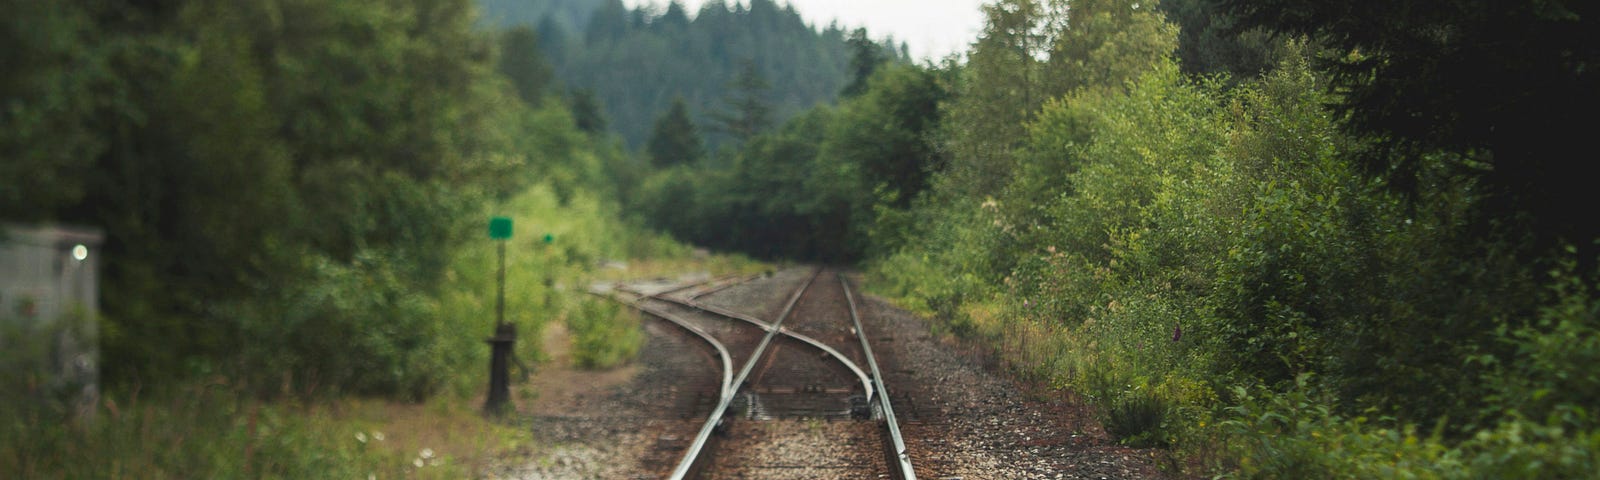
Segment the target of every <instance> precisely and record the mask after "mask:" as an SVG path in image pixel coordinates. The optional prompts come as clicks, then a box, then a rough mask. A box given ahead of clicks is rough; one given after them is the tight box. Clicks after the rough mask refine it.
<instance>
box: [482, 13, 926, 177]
mask: <svg viewBox="0 0 1600 480" xmlns="http://www.w3.org/2000/svg"><path fill="white" fill-rule="evenodd" d="M479 1H480V2H482V8H483V12H484V16H485V23H486V24H488V25H491V26H502V27H503V26H509V25H528V26H532V27H534V28H535V29H536V30H539V37H540V41H541V47H542V49H543V50H544V52H545V56H546V58H547V60H548V61H549V62H550V63H551V64H552V66H554V68H555V72H556V77H557V78H558V79H559V80H560V81H561V82H562V83H564V84H565V85H566V86H567V87H568V88H574V87H576V88H587V89H590V90H592V91H593V92H594V93H595V95H596V97H597V98H598V99H599V101H600V103H601V105H602V109H603V111H604V113H605V116H606V119H607V121H608V122H609V123H610V125H611V130H612V131H615V132H616V133H618V134H620V135H621V136H622V137H623V138H624V139H625V140H626V141H627V143H628V145H629V146H631V147H638V146H639V145H642V144H643V143H644V141H645V140H646V139H647V138H648V137H649V135H650V128H651V126H652V125H653V124H654V122H655V119H656V117H657V116H658V115H660V114H661V112H664V111H666V109H667V107H668V105H669V104H670V102H671V101H672V99H673V98H674V97H679V96H681V97H683V99H684V100H685V101H686V102H687V103H688V105H689V108H690V110H691V115H692V116H693V117H694V118H695V120H696V122H697V124H698V126H699V127H700V131H701V132H702V133H703V134H705V135H706V141H707V144H708V146H711V147H713V148H715V147H716V146H717V145H719V144H721V143H723V142H726V141H727V140H728V137H727V136H726V135H720V134H717V133H716V132H715V129H714V128H713V127H714V125H715V122H714V121H713V120H712V118H713V117H714V115H715V114H717V113H719V112H723V111H726V110H728V109H729V106H728V104H727V103H726V101H725V100H726V99H727V98H728V97H729V95H730V94H729V92H728V89H727V86H728V85H729V84H730V83H731V82H732V81H733V80H734V78H735V77H736V76H737V74H738V73H739V72H740V69H741V68H742V67H743V66H744V65H746V64H747V63H748V64H751V65H754V67H755V70H756V71H757V72H758V73H759V74H760V75H761V76H762V77H763V78H764V79H765V80H766V81H767V83H768V84H769V85H770V88H768V89H767V90H766V91H765V94H764V95H763V99H764V100H766V101H767V102H768V103H769V104H770V105H771V107H772V121H773V124H777V123H781V122H782V121H783V120H785V119H787V118H789V117H790V116H792V115H794V114H796V113H798V112H801V111H804V110H805V109H808V108H810V107H811V106H813V105H815V104H817V103H822V102H831V101H833V99H834V98H836V97H837V95H838V92H839V90H840V89H841V88H843V87H844V85H845V84H847V83H848V82H849V80H850V75H849V73H848V66H849V62H850V53H849V52H850V50H849V47H848V44H847V43H846V41H845V40H846V36H847V34H846V32H845V31H843V30H841V29H839V28H838V27H836V26H833V25H829V26H826V27H823V28H820V29H819V28H815V27H813V26H811V25H807V24H806V23H805V21H804V20H803V19H802V18H801V17H800V15H799V13H797V12H795V11H794V9H793V8H791V7H789V6H779V5H778V4H777V3H775V2H773V1H772V0H750V1H749V2H748V3H747V4H745V3H734V4H731V5H730V4H727V3H724V2H721V1H713V2H709V3H707V4H705V5H704V6H702V7H701V9H700V11H698V12H695V13H694V15H693V16H692V17H691V16H690V15H689V12H687V11H685V10H684V9H683V8H682V7H681V6H678V5H676V4H673V5H670V6H669V7H666V8H665V9H664V11H661V9H660V8H659V7H658V8H657V9H656V10H651V9H649V7H644V8H641V9H632V10H630V9H628V8H626V7H625V6H624V5H623V4H622V3H621V1H620V0H525V1H513V0H479ZM584 6H597V8H596V9H595V10H593V11H590V12H589V13H587V14H586V15H587V16H586V17H585V14H582V13H581V12H579V9H580V8H581V7H584ZM580 21H581V22H582V25H583V26H582V28H569V25H577V24H578V23H579V22H580ZM552 30H558V32H552ZM885 52H886V53H887V54H888V55H889V56H890V57H891V58H895V52H896V50H895V49H893V48H888V47H887V46H886V47H885Z"/></svg>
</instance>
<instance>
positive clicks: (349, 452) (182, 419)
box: [0, 381, 469, 479]
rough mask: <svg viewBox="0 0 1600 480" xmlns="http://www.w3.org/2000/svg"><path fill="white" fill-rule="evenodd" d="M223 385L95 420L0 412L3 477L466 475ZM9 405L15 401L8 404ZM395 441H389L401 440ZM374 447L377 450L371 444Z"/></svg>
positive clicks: (142, 402) (107, 408) (115, 402)
mask: <svg viewBox="0 0 1600 480" xmlns="http://www.w3.org/2000/svg"><path fill="white" fill-rule="evenodd" d="M230 388H231V387H230V386H229V385H226V384H225V383H215V382H214V381H213V383H207V384H197V385H192V386H186V387H184V388H182V389H180V390H176V391H174V392H171V394H166V395H161V396H160V397H159V398H160V399H159V400H153V399H150V398H145V399H140V398H124V397H119V398H116V399H107V401H106V402H104V404H103V405H97V406H94V408H92V410H93V412H94V420H93V421H81V422H69V421H65V420H63V419H61V418H60V417H57V416H54V415H52V414H39V413H32V414H27V415H22V416H12V415H10V414H11V413H14V412H13V411H10V410H9V408H5V407H0V422H3V423H0V473H5V474H6V475H7V477H9V478H30V479H58V478H59V479H97V478H108V479H110V478H130V477H134V478H223V479H233V478H238V479H246V478H330V477H343V478H366V477H367V476H369V475H373V476H378V477H380V478H461V477H463V476H467V475H469V472H468V471H467V468H465V467H467V466H466V465H463V464H461V463H459V462H456V461H455V460H456V459H451V458H435V462H434V464H433V465H428V464H424V466H423V467H416V466H415V465H414V464H413V463H412V461H413V458H414V456H413V455H411V454H410V452H403V451H400V450H399V449H388V448H379V445H377V443H380V442H381V441H380V440H376V439H371V440H368V439H367V437H366V436H365V433H357V434H356V435H361V436H360V437H359V438H361V439H362V440H359V441H358V440H357V437H355V436H352V432H362V429H361V426H360V425H357V424H355V422H350V421H346V420H342V419H335V418H330V415H329V414H328V413H327V412H326V411H317V410H316V409H315V408H307V407H296V406H274V405H264V404H260V403H258V402H255V401H252V400H249V399H247V398H244V397H243V396H241V395H240V394H238V393H236V392H233V391H231V390H230ZM8 405H9V403H8ZM397 440H398V439H391V440H390V441H397ZM369 442H373V443H369Z"/></svg>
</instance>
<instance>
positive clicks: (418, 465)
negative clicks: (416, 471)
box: [411, 458, 422, 468]
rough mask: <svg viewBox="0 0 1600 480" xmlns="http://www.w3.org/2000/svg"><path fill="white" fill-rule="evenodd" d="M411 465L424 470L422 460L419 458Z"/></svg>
mask: <svg viewBox="0 0 1600 480" xmlns="http://www.w3.org/2000/svg"><path fill="white" fill-rule="evenodd" d="M411 464H412V465H416V466H417V468H422V459H420V458H418V459H416V460H412V461H411Z"/></svg>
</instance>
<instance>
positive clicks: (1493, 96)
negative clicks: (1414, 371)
mask: <svg viewBox="0 0 1600 480" xmlns="http://www.w3.org/2000/svg"><path fill="white" fill-rule="evenodd" d="M1212 1H1213V2H1214V3H1215V4H1216V5H1217V6H1218V8H1220V9H1221V10H1222V11H1223V12H1226V13H1228V14H1229V15H1232V16H1234V17H1236V18H1238V23H1237V25H1235V28H1236V29H1238V30H1244V29H1249V28H1256V27H1260V28H1266V29H1269V30H1272V31H1275V32H1280V33H1285V34H1291V35H1306V36H1310V37H1311V38H1312V39H1314V40H1315V41H1316V42H1319V43H1320V44H1322V45H1325V46H1327V47H1329V48H1331V49H1332V51H1331V52H1330V54H1329V55H1326V56H1325V57H1324V58H1323V60H1324V62H1325V66H1326V68H1328V69H1329V70H1330V71H1331V72H1332V73H1333V85H1332V88H1333V89H1334V90H1336V91H1339V92H1343V93H1344V95H1343V101H1342V102H1340V104H1339V106H1340V109H1341V110H1342V112H1343V113H1344V114H1346V115H1348V116H1349V118H1350V122H1349V126H1350V128H1351V129H1352V130H1353V131H1354V132H1355V133H1357V134H1360V135H1363V136H1365V137H1366V138H1369V139H1371V140H1372V141H1373V142H1375V143H1376V144H1377V146H1378V148H1376V149H1374V150H1373V151H1372V152H1371V153H1370V154H1369V155H1368V162H1367V163H1368V165H1369V167H1370V169H1371V170H1372V171H1375V172H1379V173H1381V174H1383V175H1385V176H1388V177H1389V178H1390V179H1391V184H1392V185H1395V186H1396V187H1398V188H1400V189H1402V190H1404V191H1409V192H1415V191H1417V190H1418V189H1420V188H1426V186H1424V185H1421V184H1420V183H1419V182H1418V179H1419V176H1418V172H1420V171H1422V170H1423V167H1422V166H1421V163H1422V161H1421V160H1419V158H1422V157H1423V155H1424V154H1427V153H1430V152H1448V153H1453V154H1456V155H1454V158H1456V161H1455V162H1454V163H1456V165H1457V167H1458V168H1460V169H1461V170H1462V171H1464V172H1470V173H1469V174H1470V175H1472V176H1474V177H1477V178H1480V179H1482V180H1483V181H1484V182H1485V183H1486V185H1487V186H1488V187H1489V189H1490V190H1491V192H1492V193H1491V197H1490V199H1489V200H1490V203H1489V204H1488V205H1487V206H1488V208H1487V210H1486V211H1485V214H1484V215H1483V220H1484V222H1485V223H1486V224H1492V223H1498V222H1503V221H1504V220H1505V219H1508V218H1511V217H1513V216H1514V214H1515V213H1516V212H1526V213H1529V214H1531V215H1532V217H1533V220H1532V223H1531V225H1530V226H1531V228H1532V230H1533V231H1534V232H1535V234H1536V235H1538V237H1539V238H1540V240H1541V241H1542V243H1543V244H1544V246H1547V247H1548V246H1553V245H1555V244H1557V243H1559V242H1561V241H1562V239H1565V241H1567V242H1571V243H1574V244H1577V245H1580V246H1582V247H1583V248H1584V249H1585V250H1586V252H1585V254H1583V255H1582V256H1584V257H1585V258H1589V257H1592V253H1594V250H1595V249H1596V247H1595V246H1594V243H1593V242H1592V240H1594V239H1595V238H1596V237H1597V236H1600V222H1595V221H1593V218H1592V215H1590V214H1589V213H1588V210H1587V209H1585V208H1581V207H1579V206H1580V205H1593V204H1595V203H1596V202H1597V200H1600V194H1597V193H1596V192H1597V190H1596V189H1595V188H1594V187H1593V186H1592V185H1591V183H1592V182H1591V178H1592V175H1589V174H1588V173H1585V172H1588V171H1589V168H1591V166H1592V165H1591V164H1592V163H1593V162H1592V161H1591V160H1590V159H1589V157H1588V156H1586V155H1579V154H1574V152H1582V151H1586V150H1588V147H1589V146H1588V141H1587V139H1588V138H1589V136H1590V135H1591V134H1592V128H1590V127H1589V125H1588V124H1587V123H1586V122H1583V121H1581V120H1579V119H1583V118H1590V117H1592V116H1593V115H1594V112H1595V111H1597V109H1600V75H1596V74H1595V68H1594V66H1595V65H1600V3H1596V2H1586V1H1564V0H1554V1H1534V2H1502V1H1494V0H1462V1H1455V2H1425V1H1418V0H1409V1H1405V0H1402V1H1393V2H1379V3H1373V4H1362V5H1361V6H1360V7H1359V8H1356V7H1355V6H1353V5H1352V4H1348V3H1342V2H1323V1H1317V0H1265V1H1257V0H1250V1H1245V0H1212Z"/></svg>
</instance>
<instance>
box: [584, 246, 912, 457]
mask: <svg viewBox="0 0 1600 480" xmlns="http://www.w3.org/2000/svg"><path fill="white" fill-rule="evenodd" d="M819 277H822V275H821V271H820V270H818V271H814V272H813V273H812V274H811V275H810V277H809V278H808V279H806V280H805V281H804V282H803V283H802V284H801V285H800V286H799V287H798V288H797V289H795V291H794V293H793V294H791V295H790V296H789V297H788V301H787V303H786V304H785V305H784V308H783V309H782V311H780V312H778V313H777V314H776V315H775V316H774V317H775V320H773V321H772V322H770V323H769V322H765V321H763V320H761V319H758V318H755V317H754V316H752V315H748V314H745V313H741V312H735V311H731V310H727V309H723V308H719V307H716V306H713V305H709V304H706V303H702V302H700V301H698V299H699V298H700V297H702V296H706V295H709V294H711V293H713V292H717V291H720V290H722V289H726V288H729V287H731V286H734V285H740V284H743V283H744V282H747V281H749V280H751V278H731V277H724V278H719V279H710V280H707V281H703V282H696V283H691V284H687V285H680V286H676V287H670V288H656V289H654V291H653V292H652V291H643V290H630V289H628V288H626V287H619V288H616V289H614V290H613V291H612V292H611V294H612V296H613V298H616V299H618V300H620V301H623V302H625V303H628V304H630V305H632V306H634V307H636V308H638V309H639V310H641V311H643V312H645V313H648V314H650V315H652V316H654V317H657V318H661V319H662V320H664V321H667V322H671V323H672V324H674V325H676V326H677V327H678V328H681V329H683V330H684V331H687V332H692V333H693V334H694V335H696V336H698V337H699V338H701V340H702V341H703V342H704V343H705V344H706V345H708V346H709V347H710V348H712V349H714V350H716V351H717V352H718V354H717V357H718V358H720V359H721V362H720V363H722V365H721V369H722V372H723V378H724V379H725V380H724V383H723V385H724V388H723V391H722V395H721V399H720V401H719V402H717V405H716V407H715V408H713V409H711V411H710V412H709V413H707V414H706V422H705V423H704V424H703V425H702V427H701V428H700V431H699V432H698V434H697V435H696V436H695V438H694V441H693V442H691V443H690V444H689V445H688V446H687V447H685V448H684V449H683V451H684V454H683V456H682V457H681V459H680V460H679V461H678V462H677V465H675V466H674V468H673V469H672V473H671V474H670V475H669V478H673V479H681V478H708V479H715V478H751V477H759V478H829V477H832V478H907V479H909V478H915V474H914V473H913V469H912V467H911V464H910V456H909V455H908V454H907V451H906V447H905V443H904V441H903V439H902V436H901V434H900V431H899V425H898V422H897V421H896V418H895V415H894V409H893V408H892V406H891V404H890V401H889V400H890V399H889V396H887V395H883V392H886V391H888V390H887V388H885V385H884V384H883V382H882V374H881V373H880V372H878V365H877V361H876V359H875V358H874V357H873V354H872V350H871V344H870V343H871V342H869V341H868V336H867V334H866V332H865V331H864V329H863V327H862V325H861V322H860V319H859V316H858V315H857V313H856V307H855V303H854V298H853V295H852V294H851V293H850V291H849V284H848V282H847V281H846V280H845V279H844V278H843V277H842V276H838V275H831V276H830V277H832V278H826V279H824V280H823V281H820V282H819V281H818V279H819ZM735 368H737V373H733V372H734V369H735Z"/></svg>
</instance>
